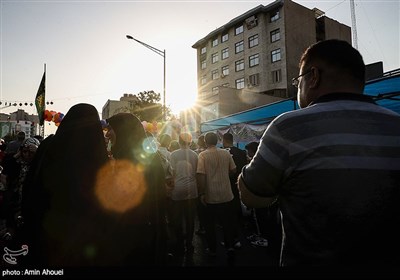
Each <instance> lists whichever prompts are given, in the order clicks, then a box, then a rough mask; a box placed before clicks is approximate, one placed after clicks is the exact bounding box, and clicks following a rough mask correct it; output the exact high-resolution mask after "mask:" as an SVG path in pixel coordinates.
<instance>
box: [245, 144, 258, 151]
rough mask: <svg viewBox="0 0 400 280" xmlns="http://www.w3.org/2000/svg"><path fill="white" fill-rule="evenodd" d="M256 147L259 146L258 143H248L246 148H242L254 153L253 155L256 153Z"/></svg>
mask: <svg viewBox="0 0 400 280" xmlns="http://www.w3.org/2000/svg"><path fill="white" fill-rule="evenodd" d="M258 145H259V143H258V142H250V143H248V144H247V145H246V146H244V148H245V149H246V150H247V151H251V152H254V153H255V152H256V151H257V148H258Z"/></svg>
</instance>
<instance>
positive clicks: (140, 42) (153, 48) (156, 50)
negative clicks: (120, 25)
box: [126, 35, 167, 121]
mask: <svg viewBox="0 0 400 280" xmlns="http://www.w3.org/2000/svg"><path fill="white" fill-rule="evenodd" d="M126 38H127V39H130V40H134V41H136V42H138V43H139V44H142V45H143V46H145V47H146V48H148V49H150V50H152V51H153V52H155V53H156V54H158V55H160V56H162V57H163V58H164V89H163V120H164V121H166V117H167V114H166V110H167V107H166V106H165V73H166V69H165V59H166V52H165V49H164V50H163V51H161V50H159V49H157V48H155V47H152V46H150V45H148V44H146V43H144V42H142V41H139V40H137V39H135V38H133V37H132V36H130V35H126Z"/></svg>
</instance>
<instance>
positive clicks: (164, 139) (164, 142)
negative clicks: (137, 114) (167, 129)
mask: <svg viewBox="0 0 400 280" xmlns="http://www.w3.org/2000/svg"><path fill="white" fill-rule="evenodd" d="M171 141H172V138H171V136H169V134H166V133H164V134H161V135H160V144H161V147H168V146H169V144H170V143H171Z"/></svg>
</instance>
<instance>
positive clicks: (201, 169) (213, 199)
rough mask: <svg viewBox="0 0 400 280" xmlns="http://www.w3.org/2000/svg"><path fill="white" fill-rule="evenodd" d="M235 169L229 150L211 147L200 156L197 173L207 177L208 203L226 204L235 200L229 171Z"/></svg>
mask: <svg viewBox="0 0 400 280" xmlns="http://www.w3.org/2000/svg"><path fill="white" fill-rule="evenodd" d="M235 168H236V165H235V162H234V161H233V158H232V156H231V154H230V153H229V151H227V150H223V149H220V148H216V147H210V148H208V149H207V150H205V151H203V152H201V153H200V154H199V161H198V164H197V173H200V174H205V175H206V190H205V200H206V202H207V203H210V204H215V203H224V202H229V201H231V200H232V199H233V193H232V189H231V182H230V179H229V171H230V170H233V169H235Z"/></svg>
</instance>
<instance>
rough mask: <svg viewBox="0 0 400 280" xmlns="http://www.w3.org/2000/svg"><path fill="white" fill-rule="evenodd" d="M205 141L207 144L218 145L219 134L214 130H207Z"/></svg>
mask: <svg viewBox="0 0 400 280" xmlns="http://www.w3.org/2000/svg"><path fill="white" fill-rule="evenodd" d="M204 141H205V142H206V145H207V146H208V145H213V146H215V145H217V143H218V136H217V134H215V133H214V132H207V133H206V135H205V136H204Z"/></svg>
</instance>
